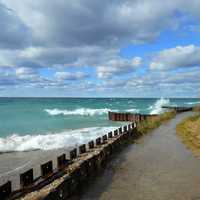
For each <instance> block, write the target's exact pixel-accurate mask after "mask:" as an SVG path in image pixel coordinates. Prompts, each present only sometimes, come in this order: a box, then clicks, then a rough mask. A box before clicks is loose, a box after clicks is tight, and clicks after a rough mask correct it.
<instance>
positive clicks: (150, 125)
mask: <svg viewBox="0 0 200 200" xmlns="http://www.w3.org/2000/svg"><path fill="white" fill-rule="evenodd" d="M175 115H176V113H175V112H174V111H172V112H165V113H163V114H161V115H159V116H157V117H153V118H152V119H148V120H145V121H144V122H142V123H141V124H139V126H138V131H139V133H140V134H146V133H147V132H149V131H151V130H153V129H155V128H158V127H159V126H160V125H161V124H163V123H165V122H167V121H168V120H170V119H172V118H174V117H175Z"/></svg>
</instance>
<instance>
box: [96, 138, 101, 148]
mask: <svg viewBox="0 0 200 200" xmlns="http://www.w3.org/2000/svg"><path fill="white" fill-rule="evenodd" d="M96 145H97V146H98V145H101V138H100V137H99V138H97V139H96Z"/></svg>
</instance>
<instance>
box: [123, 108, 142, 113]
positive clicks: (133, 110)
mask: <svg viewBox="0 0 200 200" xmlns="http://www.w3.org/2000/svg"><path fill="white" fill-rule="evenodd" d="M126 112H132V113H139V112H140V110H139V109H136V108H131V109H127V110H126Z"/></svg>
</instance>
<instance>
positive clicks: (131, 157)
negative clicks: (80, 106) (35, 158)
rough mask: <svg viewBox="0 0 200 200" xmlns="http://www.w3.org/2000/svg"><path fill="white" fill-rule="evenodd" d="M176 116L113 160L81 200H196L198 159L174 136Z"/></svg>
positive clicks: (199, 185) (199, 174) (199, 190)
mask: <svg viewBox="0 0 200 200" xmlns="http://www.w3.org/2000/svg"><path fill="white" fill-rule="evenodd" d="M189 115H192V113H191V112H188V113H183V114H179V115H177V116H176V117H175V118H174V119H173V120H171V121H169V122H168V123H166V124H164V125H162V126H160V127H159V128H158V129H156V130H155V131H153V133H152V134H149V135H147V136H145V137H143V138H141V139H140V140H139V141H138V144H134V145H130V146H129V147H128V148H126V149H125V150H123V151H122V152H121V153H120V154H119V155H117V156H116V158H114V159H113V161H112V163H110V164H109V165H108V166H107V167H106V170H105V171H104V173H103V175H102V176H101V177H99V178H97V179H96V181H95V183H94V184H93V185H91V186H90V187H89V188H88V190H87V191H86V192H85V194H83V195H82V197H78V198H80V199H83V200H93V199H95V200H97V199H101V200H200V160H199V159H198V158H196V157H194V156H193V155H192V153H191V152H190V150H188V149H186V147H185V146H184V144H182V143H181V141H180V139H179V138H177V136H176V130H175V129H176V124H177V123H179V122H180V121H181V120H182V119H183V118H185V117H187V116H189Z"/></svg>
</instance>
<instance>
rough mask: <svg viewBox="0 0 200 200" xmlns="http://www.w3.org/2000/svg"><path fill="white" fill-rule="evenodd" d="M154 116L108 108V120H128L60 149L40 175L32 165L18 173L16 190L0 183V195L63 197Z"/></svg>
mask: <svg viewBox="0 0 200 200" xmlns="http://www.w3.org/2000/svg"><path fill="white" fill-rule="evenodd" d="M170 109H174V110H175V111H176V112H177V113H180V112H185V111H188V110H190V109H186V108H183V107H181V108H180V107H179V108H177V107H176V108H171V107H170ZM157 116H158V115H143V114H132V113H116V112H109V113H108V118H109V120H112V121H124V122H129V123H128V124H127V125H125V126H123V127H119V128H118V129H116V130H114V131H113V132H109V133H107V134H104V135H103V136H102V137H98V138H96V140H91V141H90V142H88V144H82V145H80V146H79V147H78V148H74V149H72V150H71V151H70V152H69V155H66V153H65V152H63V154H62V155H60V156H58V157H57V166H53V161H51V160H50V161H49V162H47V163H43V164H41V165H40V170H41V175H40V176H39V177H34V171H33V169H29V170H28V171H26V172H24V173H22V174H20V175H19V178H20V189H18V190H14V191H13V190H12V182H11V181H7V182H6V183H4V184H3V185H1V186H0V199H1V200H14V199H20V200H64V199H68V198H70V197H71V196H73V195H74V194H76V193H78V192H79V191H80V190H81V188H84V185H85V183H87V182H88V181H90V180H93V179H94V178H95V177H96V175H97V173H98V172H99V171H101V170H103V169H104V168H105V165H106V163H107V162H109V160H110V159H111V158H112V154H116V153H117V152H119V150H120V149H121V148H123V147H125V146H126V145H127V144H128V142H129V141H130V140H131V141H133V140H134V139H137V138H138V137H139V136H140V134H139V132H138V124H139V123H141V122H142V121H144V120H148V119H150V118H155V117H157Z"/></svg>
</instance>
